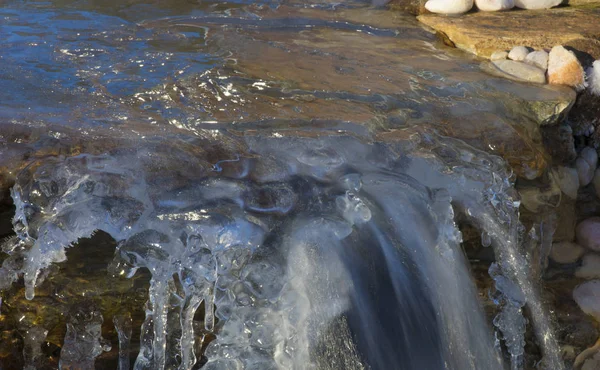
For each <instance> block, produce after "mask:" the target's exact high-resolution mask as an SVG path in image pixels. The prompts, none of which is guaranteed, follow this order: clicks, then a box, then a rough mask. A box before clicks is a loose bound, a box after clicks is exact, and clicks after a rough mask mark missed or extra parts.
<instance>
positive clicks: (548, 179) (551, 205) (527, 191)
mask: <svg viewBox="0 0 600 370" xmlns="http://www.w3.org/2000/svg"><path fill="white" fill-rule="evenodd" d="M515 187H516V189H517V191H518V192H519V195H520V196H521V204H522V205H523V207H525V209H527V210H528V211H530V212H533V213H540V212H546V211H550V210H554V209H556V208H557V207H558V206H559V205H560V203H561V191H560V188H559V186H558V183H557V181H556V179H554V177H553V176H542V177H540V178H538V179H535V180H533V181H525V180H520V181H517V183H516V185H515Z"/></svg>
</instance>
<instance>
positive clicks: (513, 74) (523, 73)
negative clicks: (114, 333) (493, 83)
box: [481, 60, 546, 84]
mask: <svg viewBox="0 0 600 370" xmlns="http://www.w3.org/2000/svg"><path fill="white" fill-rule="evenodd" d="M481 68H482V69H483V70H484V71H486V72H488V73H490V74H493V75H495V76H498V77H504V78H508V79H509V80H514V81H521V82H532V83H539V84H543V83H546V74H545V73H544V71H543V70H541V69H539V68H538V67H534V66H531V65H529V64H525V63H521V62H517V61H514V60H494V61H492V62H491V63H490V62H483V63H482V64H481Z"/></svg>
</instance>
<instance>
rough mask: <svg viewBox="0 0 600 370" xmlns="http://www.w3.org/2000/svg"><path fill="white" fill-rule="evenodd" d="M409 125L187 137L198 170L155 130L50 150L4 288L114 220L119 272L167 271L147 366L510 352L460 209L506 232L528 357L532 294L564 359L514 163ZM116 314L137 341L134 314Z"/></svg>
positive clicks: (152, 298)
mask: <svg viewBox="0 0 600 370" xmlns="http://www.w3.org/2000/svg"><path fill="white" fill-rule="evenodd" d="M406 136H407V137H410V140H408V141H402V140H400V141H396V142H394V141H392V142H380V143H368V142H361V141H360V140H358V139H356V138H353V137H349V136H325V137H322V138H301V137H283V138H273V137H271V138H263V137H247V138H246V139H245V142H244V144H243V146H244V148H245V149H244V151H243V152H237V153H227V151H226V148H220V149H219V151H220V153H221V158H232V160H226V161H220V162H218V163H216V164H215V165H211V164H210V161H209V160H207V159H208V158H207V157H206V154H202V155H201V156H200V157H198V154H193V153H186V154H189V157H188V158H187V159H186V161H185V163H182V165H186V164H191V165H190V166H191V167H189V169H188V168H185V170H186V171H190V173H193V176H194V178H195V179H196V180H194V181H191V182H190V181H188V182H184V183H183V185H182V186H173V184H172V183H169V182H164V181H161V173H160V172H156V171H155V169H154V168H153V165H154V163H153V162H152V161H148V160H144V158H146V157H145V155H146V152H147V149H146V148H139V147H138V148H135V147H132V148H131V149H130V150H122V149H119V150H118V151H115V152H111V153H107V154H105V155H89V154H82V155H79V156H75V157H69V158H59V157H54V158H46V159H42V160H39V161H37V162H34V163H32V164H30V165H29V166H28V167H27V168H25V169H24V170H23V171H22V172H21V173H20V174H19V175H18V177H17V182H16V185H15V186H14V188H13V191H12V195H13V199H14V202H15V205H16V208H17V210H16V215H15V218H14V226H15V230H16V231H17V234H18V238H16V239H15V240H13V241H11V242H9V243H8V244H7V245H5V247H4V249H5V251H7V252H8V253H9V254H11V255H12V256H16V255H19V256H22V257H23V258H24V260H25V263H24V265H23V266H22V267H18V268H17V267H15V265H14V264H13V263H12V262H11V261H12V260H11V258H9V259H7V260H6V261H5V262H4V264H3V267H2V268H1V273H2V276H3V281H5V282H6V283H4V284H5V285H4V286H3V288H7V285H8V284H9V283H11V282H12V281H14V280H16V278H17V276H23V277H24V279H25V284H26V286H27V289H26V292H27V297H28V298H29V299H32V298H33V297H34V294H35V289H36V286H38V285H40V283H41V282H42V280H43V278H44V276H45V275H46V271H48V268H49V267H50V266H51V264H53V263H56V262H61V261H63V260H64V259H65V256H66V254H65V249H66V248H69V247H70V246H72V245H74V244H76V243H77V241H78V239H80V238H84V237H89V236H90V235H92V234H93V233H94V232H95V231H96V230H102V231H104V232H106V233H108V234H110V235H111V236H112V237H113V238H114V239H115V240H116V241H117V242H118V246H117V249H116V251H115V257H114V261H113V263H112V264H111V266H110V268H109V271H110V272H112V273H113V274H114V275H115V276H120V277H122V278H127V277H132V276H134V275H135V274H136V271H137V270H138V269H140V268H144V269H147V270H148V271H149V272H150V274H151V276H152V278H151V281H150V289H149V292H148V297H149V298H148V302H147V307H146V320H145V321H144V323H143V325H142V329H141V333H142V334H141V338H140V340H139V344H140V350H139V354H138V357H137V361H136V362H135V368H136V369H158V368H180V369H189V368H192V367H193V366H194V364H196V363H197V362H198V360H199V358H200V356H202V355H204V356H206V358H207V360H208V362H207V363H206V365H204V368H206V369H223V368H244V369H270V368H273V369H278V368H280V369H284V368H285V369H292V368H293V369H305V368H314V369H336V368H342V367H343V368H348V369H366V368H371V369H390V368H403V369H423V368H427V369H482V368H485V369H502V368H503V365H502V359H501V355H500V353H499V352H498V350H497V348H496V347H495V344H494V340H493V335H492V330H491V328H490V327H489V326H488V324H487V323H486V320H485V318H484V317H483V314H482V311H481V308H480V304H479V302H478V300H477V297H476V291H475V288H474V284H473V282H472V279H471V277H470V274H469V269H468V266H467V264H466V261H465V257H464V256H463V253H462V251H461V248H460V242H461V235H460V232H459V231H458V229H457V227H456V225H455V223H454V218H455V217H454V212H455V210H456V211H459V212H463V213H465V214H466V215H468V216H469V217H471V219H472V220H474V222H476V223H477V225H478V226H479V227H480V228H481V229H482V230H485V232H486V233H487V235H489V237H490V238H491V240H492V245H493V246H494V248H495V250H496V253H497V257H498V262H499V266H500V268H499V270H500V271H501V273H500V274H498V276H497V277H496V279H497V286H498V287H499V290H501V291H502V292H503V293H504V294H505V296H506V297H507V300H508V302H509V304H507V306H506V307H508V308H511V307H515V308H517V310H516V311H515V310H514V309H513V311H510V312H509V311H506V310H505V311H503V312H504V313H503V314H502V315H503V316H501V318H500V319H499V320H498V322H499V324H498V326H500V329H501V330H502V332H503V335H504V340H505V343H506V344H507V347H508V350H509V352H510V353H511V354H512V355H513V356H516V358H517V360H515V367H517V363H518V357H519V355H520V353H519V350H522V342H521V341H519V340H515V339H513V338H511V337H509V336H514V337H515V338H518V336H522V335H523V332H522V330H523V328H519V327H516V326H515V325H516V323H517V322H519V320H522V318H521V314H522V312H521V307H522V306H523V304H527V306H528V307H529V308H530V310H531V311H532V317H533V318H534V326H535V327H536V330H537V332H538V335H539V336H540V338H543V339H544V342H543V344H544V349H545V358H546V359H547V360H548V361H549V364H551V366H554V367H552V368H553V369H559V368H560V366H561V365H560V364H559V361H560V360H559V358H558V357H556V356H557V355H558V351H557V347H556V343H555V340H554V339H553V338H552V336H551V335H552V334H551V333H552V332H551V329H550V324H549V321H548V320H549V318H548V315H547V313H546V312H544V310H543V306H542V304H541V302H540V300H539V298H538V296H537V295H536V293H535V292H536V290H535V289H534V284H533V283H532V280H531V279H530V278H529V277H528V273H527V270H526V268H525V267H524V266H526V264H525V263H524V262H523V257H522V255H521V250H520V249H519V245H518V243H519V235H518V229H517V228H518V225H519V223H518V213H517V212H516V206H517V204H515V201H514V200H513V198H512V188H511V187H510V182H509V177H508V174H507V172H506V170H505V168H504V164H503V163H502V162H501V161H500V160H499V159H497V158H494V157H490V156H489V155H486V154H484V153H481V152H476V151H474V150H473V149H471V148H469V147H468V146H466V145H464V144H462V143H461V142H459V141H455V140H451V139H444V138H441V137H437V136H435V135H433V134H429V133H426V132H417V131H416V132H412V133H411V132H410V131H408V132H407V135H406ZM160 145H165V146H173V145H177V144H176V143H172V142H171V143H167V142H164V143H161V144H160ZM180 150H181V149H180ZM499 279H504V280H505V281H506V282H507V283H506V284H505V285H503V287H502V288H501V287H500V286H501V282H500V280H499ZM504 280H503V281H504ZM511 284H513V285H515V287H514V288H512V286H513V285H511ZM504 287H506V288H504ZM511 289H512V291H511ZM511 292H516V293H514V294H513V293H511ZM523 296H525V297H527V298H526V299H523V298H519V297H523ZM513 302H517V303H518V304H517V305H515V304H512V305H511V303H513ZM200 307H203V308H204V312H203V314H202V317H203V319H202V320H203V326H202V327H198V325H196V324H195V323H196V320H197V314H196V313H197V311H198V309H199V308H200ZM515 315H516V316H515ZM90 320H91V319H90ZM94 320H96V321H94ZM94 320H92V321H93V322H90V323H89V324H82V325H92V326H93V331H94V334H93V335H91V338H87V339H86V343H89V344H85V345H86V346H93V347H90V351H93V352H90V354H92V353H93V355H92V357H91V358H92V359H93V356H96V355H97V354H98V353H99V352H98V349H100V348H102V346H101V345H100V344H98V343H101V338H100V337H99V336H100V333H99V331H98V329H97V328H98V327H99V326H98V324H97V322H100V323H101V321H98V319H94ZM99 320H102V318H101V316H100V319H99ZM114 320H115V326H117V327H118V332H119V342H120V345H121V346H122V347H123V348H124V349H125V348H128V347H129V344H128V343H129V337H130V335H131V334H128V333H130V329H127V326H128V325H130V324H128V323H127V319H126V318H115V319H114ZM74 330H75V329H74ZM83 330H87V329H83ZM90 330H92V329H90ZM128 330H129V331H128ZM88 332H89V330H88ZM210 333H213V334H214V335H215V336H216V338H215V339H214V340H212V341H211V342H210V343H209V344H208V347H207V348H206V350H205V352H204V353H200V352H198V348H199V347H198V343H200V342H202V341H203V338H204V337H205V336H206V335H207V334H210ZM70 338H71V339H69V340H70V341H72V342H73V343H71V342H69V346H78V345H79V344H81V345H83V344H82V343H79V342H77V341H78V339H77V338H78V337H77V335H76V334H73V335H71V336H70ZM66 348H67V347H65V350H66ZM120 356H121V357H122V356H125V355H124V354H121V355H120ZM64 361H67V359H65V360H64ZM68 361H70V362H71V363H73V364H74V365H73V366H82V367H89V366H88V365H86V363H77V362H73V361H76V359H74V358H69V359H68ZM125 361H126V360H120V363H121V364H122V365H119V366H120V368H127V366H128V365H125V364H124V362H125Z"/></svg>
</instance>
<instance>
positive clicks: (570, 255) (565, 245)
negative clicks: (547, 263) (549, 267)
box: [550, 242, 585, 263]
mask: <svg viewBox="0 0 600 370" xmlns="http://www.w3.org/2000/svg"><path fill="white" fill-rule="evenodd" d="M584 252H585V249H583V247H582V246H580V245H579V244H577V243H573V242H558V243H552V249H551V250H550V258H552V260H553V261H555V262H558V263H573V262H576V261H577V260H578V259H579V258H581V256H582V255H583V253H584Z"/></svg>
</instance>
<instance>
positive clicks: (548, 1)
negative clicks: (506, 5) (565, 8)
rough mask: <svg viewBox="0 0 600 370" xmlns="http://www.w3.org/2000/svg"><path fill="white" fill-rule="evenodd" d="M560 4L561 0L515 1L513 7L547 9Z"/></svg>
mask: <svg viewBox="0 0 600 370" xmlns="http://www.w3.org/2000/svg"><path fill="white" fill-rule="evenodd" d="M560 3H562V0H515V6H516V7H517V8H521V9H549V8H552V7H555V6H558V5H560Z"/></svg>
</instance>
